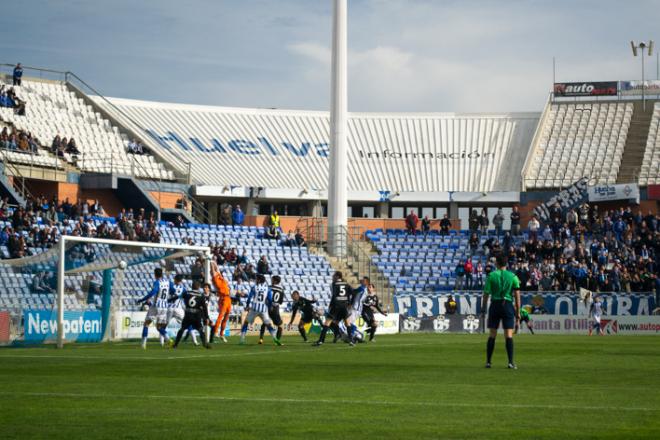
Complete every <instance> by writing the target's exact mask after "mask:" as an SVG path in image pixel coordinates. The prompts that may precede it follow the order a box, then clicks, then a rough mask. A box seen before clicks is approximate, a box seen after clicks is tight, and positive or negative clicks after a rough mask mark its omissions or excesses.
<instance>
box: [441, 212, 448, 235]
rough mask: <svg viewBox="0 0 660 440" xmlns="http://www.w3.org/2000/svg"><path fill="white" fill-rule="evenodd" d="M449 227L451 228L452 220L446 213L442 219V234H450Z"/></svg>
mask: <svg viewBox="0 0 660 440" xmlns="http://www.w3.org/2000/svg"><path fill="white" fill-rule="evenodd" d="M449 228H451V222H450V221H449V216H448V215H447V214H445V215H443V216H442V220H440V235H449Z"/></svg>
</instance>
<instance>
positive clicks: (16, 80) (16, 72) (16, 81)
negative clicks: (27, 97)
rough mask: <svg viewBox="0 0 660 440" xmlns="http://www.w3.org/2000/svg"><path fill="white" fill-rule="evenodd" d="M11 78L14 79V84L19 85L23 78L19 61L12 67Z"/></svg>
mask: <svg viewBox="0 0 660 440" xmlns="http://www.w3.org/2000/svg"><path fill="white" fill-rule="evenodd" d="M12 78H13V80H14V85H15V86H20V85H21V81H22V78H23V67H22V66H21V63H18V64H16V67H14V74H13V75H12Z"/></svg>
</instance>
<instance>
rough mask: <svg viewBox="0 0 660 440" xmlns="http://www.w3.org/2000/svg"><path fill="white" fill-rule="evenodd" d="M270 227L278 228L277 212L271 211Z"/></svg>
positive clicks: (278, 218) (278, 217)
mask: <svg viewBox="0 0 660 440" xmlns="http://www.w3.org/2000/svg"><path fill="white" fill-rule="evenodd" d="M270 225H271V226H273V227H275V228H279V227H280V216H279V214H278V213H277V211H273V214H272V215H271V216H270Z"/></svg>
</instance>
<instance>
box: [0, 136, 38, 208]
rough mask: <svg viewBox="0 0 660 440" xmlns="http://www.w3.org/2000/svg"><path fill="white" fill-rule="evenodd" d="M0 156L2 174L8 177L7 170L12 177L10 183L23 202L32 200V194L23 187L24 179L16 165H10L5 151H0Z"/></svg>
mask: <svg viewBox="0 0 660 440" xmlns="http://www.w3.org/2000/svg"><path fill="white" fill-rule="evenodd" d="M0 155H2V165H3V172H4V174H5V176H8V174H7V170H9V172H10V173H11V176H12V179H11V182H12V185H13V187H14V189H15V190H16V191H17V192H18V193H19V194H20V196H21V197H23V199H24V200H26V201H27V200H30V199H32V198H33V196H32V193H31V192H30V190H29V189H28V188H27V186H26V185H25V177H24V176H23V174H22V173H21V172H20V170H18V168H17V167H16V165H15V164H14V163H12V162H11V161H10V160H8V158H7V154H6V150H4V149H0Z"/></svg>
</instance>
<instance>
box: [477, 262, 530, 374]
mask: <svg viewBox="0 0 660 440" xmlns="http://www.w3.org/2000/svg"><path fill="white" fill-rule="evenodd" d="M506 264H507V257H506V256H505V255H502V254H500V255H498V256H497V270H494V271H492V272H491V273H490V274H488V278H486V284H485V285H484V296H483V301H482V304H481V313H482V314H483V313H484V312H485V310H486V306H487V305H488V298H489V297H491V298H492V300H491V304H490V307H489V308H488V329H489V330H490V335H489V336H488V343H487V344H486V368H490V367H491V363H490V361H491V358H492V357H493V351H494V349H495V338H496V337H497V329H498V328H499V327H500V322H502V328H503V329H504V338H505V343H506V353H507V355H508V357H509V365H508V367H509V368H510V369H512V370H515V369H516V364H514V363H513V329H514V328H515V327H516V326H517V324H518V323H519V322H520V280H519V279H518V277H517V276H516V275H515V274H514V273H513V272H510V271H508V270H506Z"/></svg>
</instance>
